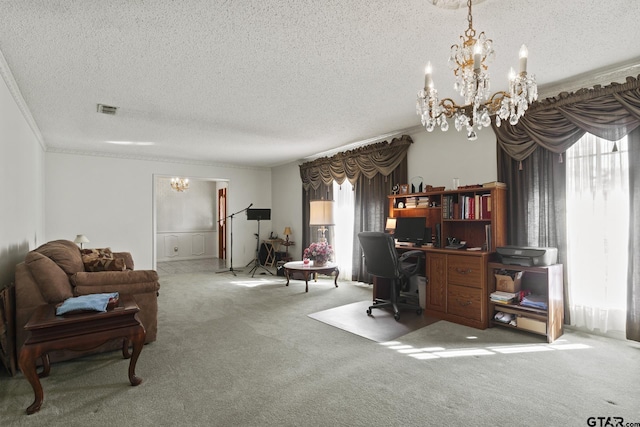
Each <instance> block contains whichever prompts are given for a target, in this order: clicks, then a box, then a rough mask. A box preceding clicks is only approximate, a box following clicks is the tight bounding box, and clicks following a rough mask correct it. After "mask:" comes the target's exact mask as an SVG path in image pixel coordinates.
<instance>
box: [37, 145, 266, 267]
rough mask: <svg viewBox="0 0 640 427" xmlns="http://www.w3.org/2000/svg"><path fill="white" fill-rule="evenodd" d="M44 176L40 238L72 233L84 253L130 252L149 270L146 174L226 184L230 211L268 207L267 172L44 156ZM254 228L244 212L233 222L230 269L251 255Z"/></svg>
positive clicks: (150, 212)
mask: <svg viewBox="0 0 640 427" xmlns="http://www.w3.org/2000/svg"><path fill="white" fill-rule="evenodd" d="M45 175H46V178H47V179H46V185H45V195H46V198H45V214H46V215H45V218H46V223H45V226H46V231H47V232H46V238H47V240H55V239H70V240H72V239H73V238H74V237H75V236H76V234H84V235H86V236H87V237H88V238H89V240H91V243H90V244H88V245H87V247H111V249H112V250H114V251H129V252H131V253H132V255H133V259H134V261H135V264H136V268H137V269H148V268H155V265H154V263H153V256H154V255H153V254H154V252H155V246H154V242H153V241H154V231H155V230H154V223H153V218H154V216H155V213H154V202H153V200H154V195H153V191H154V190H153V187H154V185H153V183H154V175H164V176H187V177H190V178H193V179H212V180H228V181H229V187H228V188H229V192H228V203H227V206H228V211H229V212H230V213H233V212H236V211H241V210H243V209H245V208H246V207H247V206H249V204H251V203H253V204H254V206H260V207H268V208H270V207H271V172H270V170H269V169H258V168H255V169H250V168H239V167H223V166H206V165H194V164H187V163H170V162H160V161H147V160H133V159H123V158H111V157H97V156H85V155H76V154H62V153H51V152H48V153H46V156H45ZM254 225H255V222H254V221H247V220H246V215H244V214H242V215H237V216H236V217H235V220H234V230H233V232H234V236H233V237H234V248H233V257H234V266H239V265H244V264H246V263H247V262H249V261H251V260H252V259H253V257H254V254H255V236H254V235H253V233H255V230H254V228H253V227H254ZM263 225H264V228H263V230H268V229H270V228H271V227H270V221H264V224H263ZM261 234H262V236H261V237H262V238H265V237H266V234H265V233H261ZM267 234H268V233H267Z"/></svg>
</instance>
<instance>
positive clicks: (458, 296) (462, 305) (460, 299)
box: [447, 285, 482, 322]
mask: <svg viewBox="0 0 640 427" xmlns="http://www.w3.org/2000/svg"><path fill="white" fill-rule="evenodd" d="M481 296H482V290H481V289H475V288H469V287H466V286H457V285H449V286H448V287H447V313H449V314H453V315H456V316H461V317H464V318H467V319H473V320H477V321H478V322H479V321H481V320H482V298H481Z"/></svg>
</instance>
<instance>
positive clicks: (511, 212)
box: [498, 147, 570, 322]
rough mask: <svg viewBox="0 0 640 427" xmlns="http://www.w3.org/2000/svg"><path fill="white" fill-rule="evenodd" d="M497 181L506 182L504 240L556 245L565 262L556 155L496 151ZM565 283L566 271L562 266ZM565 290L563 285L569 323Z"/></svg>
mask: <svg viewBox="0 0 640 427" xmlns="http://www.w3.org/2000/svg"><path fill="white" fill-rule="evenodd" d="M498 180H499V181H502V182H504V183H506V184H507V188H508V189H509V191H508V192H507V218H509V221H508V224H507V242H508V244H510V245H517V246H542V247H553V248H558V258H559V259H558V262H559V263H560V264H563V265H565V266H566V265H567V241H566V230H567V228H566V227H567V226H566V204H565V192H566V190H565V185H566V167H565V163H564V162H562V161H560V156H559V155H558V154H555V153H552V152H550V151H548V150H545V149H544V148H540V147H538V148H537V149H536V150H535V151H534V152H533V153H531V155H530V156H529V157H527V158H526V159H525V160H523V161H522V162H520V161H516V160H514V159H512V158H511V157H509V156H508V155H507V154H506V153H505V152H504V151H503V150H498ZM564 282H565V283H567V270H566V268H565V269H564ZM568 301H569V298H568V289H567V287H566V286H565V287H564V304H565V319H566V322H569V321H570V319H569V306H568Z"/></svg>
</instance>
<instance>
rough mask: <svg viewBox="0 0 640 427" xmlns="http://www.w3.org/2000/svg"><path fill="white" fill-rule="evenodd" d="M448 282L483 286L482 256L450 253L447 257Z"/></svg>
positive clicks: (477, 286) (476, 286)
mask: <svg viewBox="0 0 640 427" xmlns="http://www.w3.org/2000/svg"><path fill="white" fill-rule="evenodd" d="M447 282H448V283H453V284H456V285H464V286H473V287H475V288H481V287H482V258H480V257H470V256H460V255H449V256H448V257H447Z"/></svg>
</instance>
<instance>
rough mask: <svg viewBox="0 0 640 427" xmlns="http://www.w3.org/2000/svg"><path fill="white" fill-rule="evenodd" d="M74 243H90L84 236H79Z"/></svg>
mask: <svg viewBox="0 0 640 427" xmlns="http://www.w3.org/2000/svg"><path fill="white" fill-rule="evenodd" d="M73 243H89V239H87V236H85V235H84V234H78V235H77V236H76V238H75V239H74V240H73Z"/></svg>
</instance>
